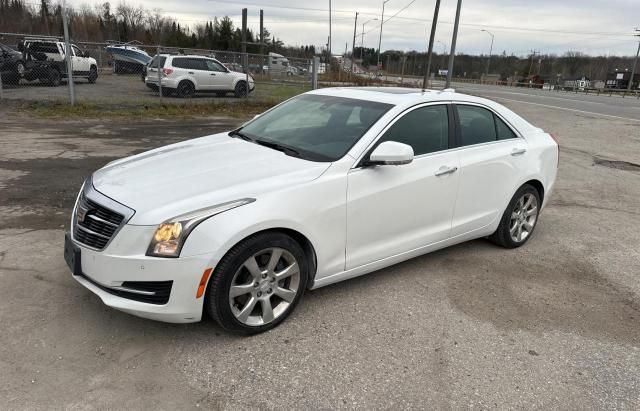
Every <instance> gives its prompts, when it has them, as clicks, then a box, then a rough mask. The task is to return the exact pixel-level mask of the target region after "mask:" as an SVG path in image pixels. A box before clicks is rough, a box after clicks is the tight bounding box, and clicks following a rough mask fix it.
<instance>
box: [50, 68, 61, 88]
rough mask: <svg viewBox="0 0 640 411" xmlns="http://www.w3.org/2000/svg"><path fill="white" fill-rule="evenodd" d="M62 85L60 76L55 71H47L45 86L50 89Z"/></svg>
mask: <svg viewBox="0 0 640 411" xmlns="http://www.w3.org/2000/svg"><path fill="white" fill-rule="evenodd" d="M61 83H62V76H61V75H60V72H59V71H58V70H57V69H49V76H48V78H47V84H49V85H50V86H51V87H58V86H59V85H60V84H61Z"/></svg>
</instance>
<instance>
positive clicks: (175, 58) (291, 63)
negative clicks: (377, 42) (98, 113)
mask: <svg viewBox="0 0 640 411" xmlns="http://www.w3.org/2000/svg"><path fill="white" fill-rule="evenodd" d="M0 44H3V50H4V49H7V52H6V53H5V52H4V51H2V52H3V53H5V54H3V56H2V57H3V59H4V60H6V61H9V62H8V63H6V61H5V63H6V64H3V72H2V80H3V81H2V88H1V89H0V93H1V95H0V96H1V97H2V98H3V99H16V100H26V101H60V102H65V101H69V100H70V95H69V90H68V89H69V81H68V74H67V70H66V65H65V64H64V63H65V47H64V42H63V41H62V39H59V38H54V37H44V36H25V35H20V34H11V33H2V34H1V35H0ZM72 51H73V53H72V57H71V60H72V67H73V83H74V86H75V87H73V88H74V92H75V93H74V97H75V101H76V102H79V103H92V104H102V105H114V104H153V103H157V102H162V103H163V104H170V103H179V104H191V103H201V102H214V101H220V100H231V99H241V98H248V99H251V100H274V101H280V100H282V99H285V98H287V97H289V96H293V95H296V94H299V93H303V92H306V91H308V90H311V88H312V85H313V69H312V67H313V64H312V59H310V58H298V57H290V56H282V55H279V54H275V53H269V54H265V55H260V54H249V53H239V52H234V51H228V50H205V49H189V48H178V47H168V46H163V45H160V46H145V45H142V44H120V43H111V42H108V43H95V42H72ZM158 53H159V54H160V56H161V61H163V62H164V63H163V64H161V67H160V70H158V69H157V64H156V65H155V66H154V63H153V59H154V57H155V56H156V55H157V54H158ZM149 62H151V64H150V65H149V64H148V63H149ZM144 63H147V64H144ZM54 74H55V75H54ZM158 78H159V79H160V81H158ZM158 84H160V87H159V86H158ZM186 84H190V86H189V87H188V88H189V90H187V91H188V92H184V90H183V89H181V87H182V86H184V85H186ZM239 84H240V85H239ZM242 85H243V86H242ZM247 85H248V86H247ZM243 87H244V88H243ZM163 89H164V90H163Z"/></svg>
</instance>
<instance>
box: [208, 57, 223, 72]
mask: <svg viewBox="0 0 640 411" xmlns="http://www.w3.org/2000/svg"><path fill="white" fill-rule="evenodd" d="M205 62H206V63H207V70H209V71H217V72H223V73H224V72H226V70H225V69H224V67H222V66H221V65H220V64H218V63H216V62H215V61H213V60H205Z"/></svg>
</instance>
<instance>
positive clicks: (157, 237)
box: [147, 198, 256, 257]
mask: <svg viewBox="0 0 640 411" xmlns="http://www.w3.org/2000/svg"><path fill="white" fill-rule="evenodd" d="M254 201H256V199H255V198H243V199H240V200H236V201H230V202H228V203H222V204H218V205H215V206H213V207H207V208H202V209H200V210H196V211H193V212H191V213H187V214H182V215H180V216H177V217H175V218H172V219H171V220H168V221H165V222H164V223H162V224H160V225H159V226H158V228H156V232H155V233H154V234H153V238H152V239H151V243H150V244H149V248H148V249H147V255H148V256H152V257H178V256H179V255H180V250H181V249H182V246H183V245H184V242H185V240H186V239H187V237H188V236H189V234H190V233H191V231H193V229H194V228H196V226H197V225H198V224H200V223H201V222H203V221H204V220H206V219H207V218H209V217H212V216H214V215H216V214H220V213H224V212H225V211H229V210H231V209H232V208H236V207H240V206H243V205H245V204H249V203H253V202H254Z"/></svg>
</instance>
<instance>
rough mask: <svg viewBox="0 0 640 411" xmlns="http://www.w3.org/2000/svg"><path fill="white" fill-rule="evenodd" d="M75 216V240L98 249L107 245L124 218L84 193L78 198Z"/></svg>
mask: <svg viewBox="0 0 640 411" xmlns="http://www.w3.org/2000/svg"><path fill="white" fill-rule="evenodd" d="M74 216H75V218H74V221H73V238H74V240H76V241H77V242H79V243H82V244H84V245H86V246H88V247H91V248H94V249H96V250H102V249H103V248H104V247H105V246H106V245H107V243H108V242H109V241H110V240H111V237H113V235H114V234H115V232H116V231H117V230H118V228H120V224H122V221H123V220H124V216H123V215H122V214H119V213H116V212H115V211H112V210H110V209H108V208H106V207H104V206H101V205H100V204H98V203H96V202H94V201H91V200H89V199H88V198H87V197H85V195H84V193H83V194H82V195H80V199H78V205H77V206H76V210H75V213H74Z"/></svg>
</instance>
